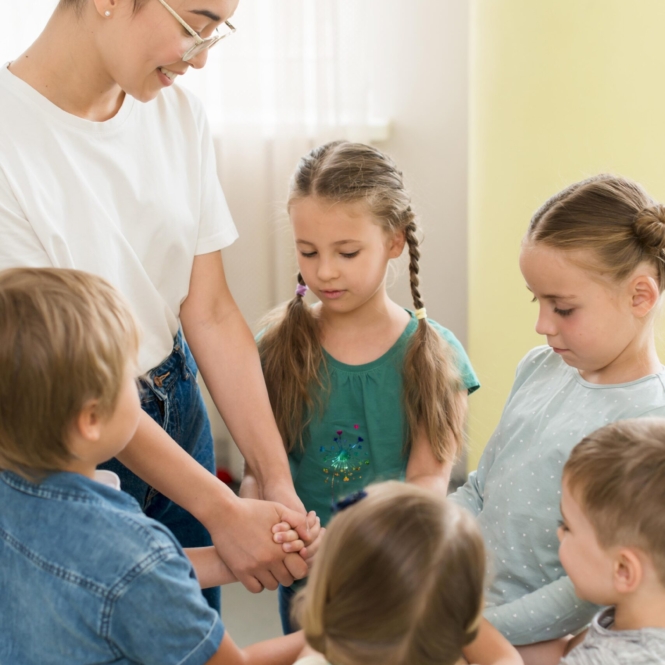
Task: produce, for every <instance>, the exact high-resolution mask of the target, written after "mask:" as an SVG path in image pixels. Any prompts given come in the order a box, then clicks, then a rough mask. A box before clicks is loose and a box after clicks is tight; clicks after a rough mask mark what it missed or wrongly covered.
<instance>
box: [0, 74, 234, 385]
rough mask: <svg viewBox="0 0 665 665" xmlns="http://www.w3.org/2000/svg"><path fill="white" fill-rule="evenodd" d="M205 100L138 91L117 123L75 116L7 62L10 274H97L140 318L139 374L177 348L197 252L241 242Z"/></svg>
mask: <svg viewBox="0 0 665 665" xmlns="http://www.w3.org/2000/svg"><path fill="white" fill-rule="evenodd" d="M237 235H238V234H237V231H236V229H235V226H234V224H233V220H232V219H231V215H230V213H229V209H228V206H227V205H226V200H225V198H224V193H223V192H222V189H221V186H220V184H219V180H218V177H217V169H216V164H215V155H214V152H213V144H212V140H211V137H210V131H209V128H208V123H207V120H206V117H205V113H204V111H203V108H202V106H201V104H200V102H199V101H198V100H197V99H196V98H195V97H193V96H192V95H191V94H189V93H187V92H186V91H185V90H183V89H182V88H180V87H178V86H177V85H175V86H172V87H170V88H167V89H165V90H163V91H162V92H161V93H160V94H159V95H158V97H157V98H156V99H155V100H153V101H151V102H148V103H146V104H142V103H140V102H137V101H136V100H135V99H133V98H132V97H130V96H129V95H127V96H126V97H125V100H124V102H123V105H122V107H121V109H120V110H119V111H118V113H117V114H116V115H115V116H114V117H113V118H111V119H110V120H107V121H106V122H91V121H89V120H84V119H83V118H79V117H77V116H74V115H71V114H69V113H66V112H65V111H63V110H62V109H60V108H59V107H57V106H55V105H54V104H52V103H51V102H50V101H49V100H47V99H46V98H45V97H43V96H42V95H41V94H39V93H38V92H37V91H36V90H34V89H33V88H32V87H30V86H29V85H28V84H27V83H25V82H24V81H22V80H21V79H19V78H18V77H16V76H14V75H13V74H12V73H11V72H10V71H9V69H8V68H7V65H4V66H3V67H2V68H0V270H2V269H5V268H10V267H18V266H54V267H59V268H76V269H79V270H85V271H87V272H92V273H96V274H97V275H101V276H102V277H104V278H106V279H107V280H108V281H109V282H111V284H113V285H114V286H116V287H117V288H118V289H119V290H120V291H121V292H122V293H123V294H124V295H125V297H126V298H127V299H128V300H129V302H130V303H131V305H132V307H133V309H134V312H135V314H136V316H137V318H138V320H139V322H140V324H141V327H142V331H143V339H142V345H141V351H140V355H139V365H140V370H141V371H142V372H145V371H147V370H149V369H151V368H152V367H155V366H156V365H158V364H159V363H160V362H161V361H162V360H163V359H164V358H166V357H167V356H168V355H169V353H170V352H171V349H172V346H173V337H174V335H175V334H176V332H177V331H178V326H179V319H178V317H179V312H180V305H181V304H182V302H183V300H184V299H185V298H186V297H187V293H188V290H189V280H190V276H191V271H192V264H193V261H194V256H195V255H197V254H206V253H209V252H214V251H217V250H219V249H222V248H223V247H226V246H227V245H230V244H231V243H232V242H233V241H234V240H235V239H236V238H237Z"/></svg>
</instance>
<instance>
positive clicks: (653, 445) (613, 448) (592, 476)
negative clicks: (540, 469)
mask: <svg viewBox="0 0 665 665" xmlns="http://www.w3.org/2000/svg"><path fill="white" fill-rule="evenodd" d="M563 480H564V483H566V486H567V488H568V489H569V491H570V492H571V494H572V496H573V497H574V498H575V500H576V501H577V503H578V504H579V505H580V507H581V509H582V511H583V512H584V514H585V515H586V517H587V519H588V520H589V522H591V524H592V526H593V528H594V531H595V533H596V537H597V539H598V542H599V543H600V545H601V546H602V547H604V548H610V547H614V546H626V547H636V548H638V549H640V550H642V551H644V552H645V553H646V554H647V555H648V556H650V557H651V558H652V560H653V563H654V566H655V569H656V572H657V574H658V577H659V579H660V581H661V583H662V584H663V585H664V586H665V419H663V418H641V419H634V420H622V421H618V422H615V423H612V424H611V425H607V426H606V427H602V428H601V429H599V430H596V431H595V432H593V434H590V435H589V436H587V437H585V438H584V439H583V440H582V441H581V442H580V443H579V444H578V445H577V446H575V448H574V449H573V451H572V453H571V455H570V458H569V459H568V461H567V462H566V465H565V467H564V471H563Z"/></svg>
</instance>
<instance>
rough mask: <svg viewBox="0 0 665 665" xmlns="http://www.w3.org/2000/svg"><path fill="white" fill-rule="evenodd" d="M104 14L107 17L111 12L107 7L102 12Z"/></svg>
mask: <svg viewBox="0 0 665 665" xmlns="http://www.w3.org/2000/svg"><path fill="white" fill-rule="evenodd" d="M104 16H106V18H108V17H109V16H111V12H110V11H109V10H108V9H107V10H106V11H105V12H104Z"/></svg>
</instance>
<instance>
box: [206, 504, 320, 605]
mask: <svg viewBox="0 0 665 665" xmlns="http://www.w3.org/2000/svg"><path fill="white" fill-rule="evenodd" d="M220 518H221V519H219V521H218V522H217V524H216V526H215V527H214V528H213V529H211V528H210V526H208V530H209V531H210V535H211V536H212V540H213V544H214V545H215V548H216V549H217V551H218V552H219V555H220V556H221V558H222V560H223V561H224V563H226V565H227V566H228V567H229V568H230V569H231V571H232V572H233V574H234V575H235V577H236V578H237V579H238V580H239V581H240V582H242V583H243V584H244V586H245V587H246V588H247V589H248V590H249V591H251V592H253V593H258V592H260V591H263V589H270V590H274V589H276V588H277V585H278V584H282V585H283V586H290V585H291V584H293V581H294V579H301V578H303V577H305V576H306V575H307V563H306V562H305V561H304V560H303V558H302V557H301V556H300V555H299V554H298V553H294V552H285V551H284V550H283V549H282V545H280V544H278V543H275V542H274V540H273V536H272V528H273V526H274V525H275V524H279V523H282V522H286V523H288V524H289V525H290V526H291V527H293V528H296V529H302V530H304V531H306V530H307V527H306V525H305V524H304V523H305V522H306V516H305V515H301V514H299V513H296V512H295V511H293V510H290V509H289V508H285V507H284V506H282V505H280V504H278V503H274V502H272V501H256V500H254V499H237V498H236V499H235V502H234V504H233V506H232V509H231V511H228V510H226V515H224V516H223V517H222V516H221V515H220ZM208 523H209V521H208Z"/></svg>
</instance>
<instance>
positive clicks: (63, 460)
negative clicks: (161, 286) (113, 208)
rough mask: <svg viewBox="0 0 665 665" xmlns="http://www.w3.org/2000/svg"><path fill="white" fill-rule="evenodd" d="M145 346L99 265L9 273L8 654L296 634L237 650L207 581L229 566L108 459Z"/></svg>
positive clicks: (232, 652)
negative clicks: (247, 642)
mask: <svg viewBox="0 0 665 665" xmlns="http://www.w3.org/2000/svg"><path fill="white" fill-rule="evenodd" d="M137 351H138V331H137V327H136V324H135V322H134V319H133V317H132V315H131V313H130V311H129V309H128V307H127V305H126V303H125V302H124V300H123V299H122V297H121V296H120V295H119V294H118V292H116V291H115V289H113V288H112V287H111V286H110V285H109V284H108V283H107V282H105V281H104V280H103V279H101V278H99V277H96V276H94V275H89V274H86V273H82V272H79V271H74V270H57V269H26V268H21V269H15V270H7V271H4V272H2V273H0V506H2V508H1V509H0V562H2V563H1V565H0V597H1V598H2V602H0V626H2V629H1V635H2V636H1V637H0V663H3V664H4V663H6V664H8V665H9V664H10V663H12V664H14V663H15V664H17V665H18V664H20V665H33V664H34V665H50V664H54V665H55V664H58V665H60V664H62V663H67V665H89V664H91V663H111V662H113V663H117V664H118V665H121V664H125V663H126V664H127V665H129V664H130V663H131V664H134V665H136V664H143V665H149V664H153V663H154V664H155V665H157V664H159V665H168V664H170V663H173V664H175V663H179V664H181V665H203V664H205V663H208V664H209V665H239V664H241V663H242V664H243V665H250V664H252V663H254V664H258V663H262V664H264V665H268V664H270V665H282V664H283V665H286V663H291V662H293V660H295V657H296V655H297V653H298V652H299V651H300V649H301V648H302V646H303V643H304V642H303V639H302V637H301V636H299V635H293V636H289V637H287V638H280V639H278V640H272V641H270V642H266V643H263V644H258V645H255V646H254V647H250V648H248V649H246V650H244V651H241V650H240V649H238V648H237V647H236V646H235V644H234V643H233V641H232V640H231V638H230V637H229V636H228V634H226V633H225V631H224V626H223V625H222V623H221V620H220V618H219V615H218V614H217V613H216V612H215V611H214V610H212V609H210V608H209V607H208V604H207V603H206V601H205V600H204V598H203V596H202V594H201V586H216V585H218V584H224V583H226V582H229V581H232V580H233V576H232V575H231V573H230V571H229V570H228V569H227V568H226V566H224V564H223V563H222V561H221V560H220V559H219V558H218V557H217V556H216V554H215V551H214V549H213V548H200V549H197V550H188V551H187V554H188V556H190V558H191V562H190V560H189V559H188V558H187V557H186V556H185V552H184V551H183V550H182V548H181V547H180V545H179V543H178V541H177V540H176V539H175V537H174V536H173V534H172V533H171V532H170V531H169V530H168V529H167V528H166V527H164V526H162V525H160V524H159V523H158V522H155V521H153V520H151V519H149V518H148V517H146V516H145V515H144V514H143V513H142V512H141V510H140V508H139V505H138V503H137V502H136V501H135V500H134V499H133V498H132V497H130V496H129V495H128V494H125V493H123V492H121V491H118V489H117V487H113V486H112V485H113V484H114V483H113V475H114V474H110V472H103V473H104V474H106V475H105V476H100V475H99V473H98V472H96V466H97V465H98V464H99V463H101V462H104V461H106V460H108V459H109V458H111V457H113V456H114V455H116V454H117V453H119V452H120V451H121V450H122V449H123V448H124V447H125V446H126V445H127V443H128V442H129V440H130V439H131V438H132V436H133V435H134V433H135V431H136V428H137V425H138V420H139V414H140V410H141V407H140V403H139V397H138V392H137V388H136V383H135V378H134V377H135V373H136V366H135V361H136V356H137ZM115 480H116V481H117V477H116V479H115ZM116 484H117V483H116ZM109 485H111V486H109ZM279 521H280V516H279V514H278V513H276V516H275V522H276V523H277V522H279ZM194 570H196V575H195V573H194ZM197 576H198V581H197Z"/></svg>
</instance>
